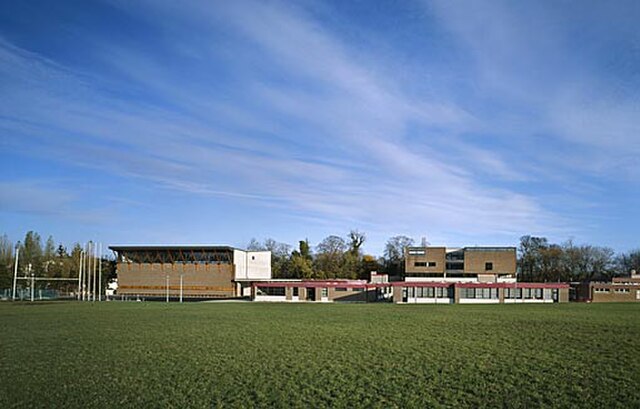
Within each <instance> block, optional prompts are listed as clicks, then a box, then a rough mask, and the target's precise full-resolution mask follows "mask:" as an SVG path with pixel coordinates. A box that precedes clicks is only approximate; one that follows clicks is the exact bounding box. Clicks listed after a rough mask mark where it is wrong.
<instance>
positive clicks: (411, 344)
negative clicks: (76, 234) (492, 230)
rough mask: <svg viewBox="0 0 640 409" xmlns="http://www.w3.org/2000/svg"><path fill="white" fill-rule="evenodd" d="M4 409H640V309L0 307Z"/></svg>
mask: <svg viewBox="0 0 640 409" xmlns="http://www.w3.org/2000/svg"><path fill="white" fill-rule="evenodd" d="M0 381H1V384H0V407H1V408H9V407H78V408H88V407H116V406H117V407H123V406H124V407H181V408H185V407H218V406H220V407H272V406H276V407H290V406H294V407H416V408H422V407H482V406H488V407H496V406H499V407H540V406H557V407H568V406H582V407H600V408H611V407H625V408H628V407H640V305H633V304H611V305H604V304H599V305H596V304H591V305H588V304H564V305H529V306H524V305H517V306H513V305H511V306H510V305H487V306H466V305H455V306H453V305H452V306H424V305H423V306H411V305H404V306H402V305H400V306H399V305H389V304H360V305H336V304H333V305H310V304H305V305H301V304H298V305H295V304H258V303H253V304H250V303H236V304H232V303H228V304H227V303H200V304H195V303H191V304H169V305H167V304H163V303H115V302H111V303H102V304H93V305H91V304H79V303H50V304H38V303H36V304H33V305H30V304H11V303H6V302H5V303H0Z"/></svg>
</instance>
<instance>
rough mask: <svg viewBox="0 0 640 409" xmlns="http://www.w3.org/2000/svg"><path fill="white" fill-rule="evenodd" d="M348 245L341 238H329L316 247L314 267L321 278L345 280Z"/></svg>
mask: <svg viewBox="0 0 640 409" xmlns="http://www.w3.org/2000/svg"><path fill="white" fill-rule="evenodd" d="M346 250H347V243H346V242H345V241H344V239H343V238H342V237H340V236H328V237H326V238H325V239H324V240H322V241H321V242H320V243H319V244H318V245H317V246H316V258H315V263H314V266H315V267H316V272H317V273H318V275H319V276H321V277H323V278H343V277H344V276H345V275H347V274H346V273H345V271H344V269H343V268H344V253H345V251H346Z"/></svg>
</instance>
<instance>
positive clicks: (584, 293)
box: [573, 271, 640, 302]
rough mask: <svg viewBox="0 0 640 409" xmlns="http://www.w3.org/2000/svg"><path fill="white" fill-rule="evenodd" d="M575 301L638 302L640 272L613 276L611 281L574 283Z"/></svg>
mask: <svg viewBox="0 0 640 409" xmlns="http://www.w3.org/2000/svg"><path fill="white" fill-rule="evenodd" d="M573 290H574V291H575V299H576V301H588V302H640V274H636V272H635V271H632V272H631V275H630V276H628V277H614V278H613V279H612V280H611V282H599V281H591V282H585V283H575V285H574V286H573Z"/></svg>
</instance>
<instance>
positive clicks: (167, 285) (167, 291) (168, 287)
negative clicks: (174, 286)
mask: <svg viewBox="0 0 640 409" xmlns="http://www.w3.org/2000/svg"><path fill="white" fill-rule="evenodd" d="M167 302H169V274H167Z"/></svg>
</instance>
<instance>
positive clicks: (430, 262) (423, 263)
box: [413, 261, 437, 267]
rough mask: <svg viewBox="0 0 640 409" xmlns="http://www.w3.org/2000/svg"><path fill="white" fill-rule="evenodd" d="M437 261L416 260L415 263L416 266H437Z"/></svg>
mask: <svg viewBox="0 0 640 409" xmlns="http://www.w3.org/2000/svg"><path fill="white" fill-rule="evenodd" d="M436 264H437V263H436V262H435V261H429V262H427V261H416V262H415V263H413V266H414V267H435V266H436Z"/></svg>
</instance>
